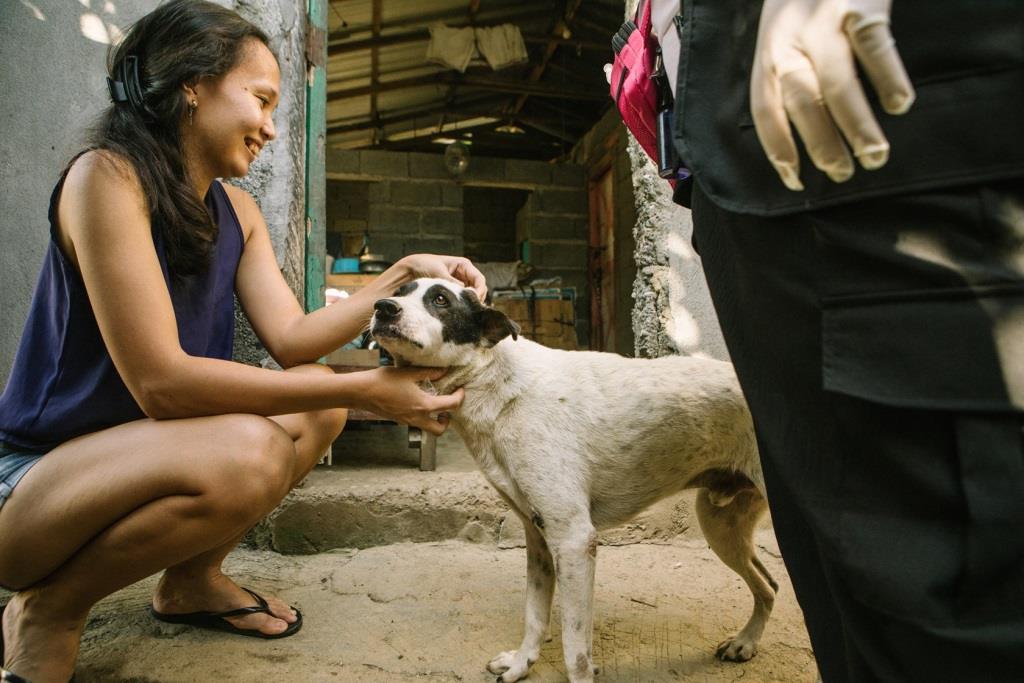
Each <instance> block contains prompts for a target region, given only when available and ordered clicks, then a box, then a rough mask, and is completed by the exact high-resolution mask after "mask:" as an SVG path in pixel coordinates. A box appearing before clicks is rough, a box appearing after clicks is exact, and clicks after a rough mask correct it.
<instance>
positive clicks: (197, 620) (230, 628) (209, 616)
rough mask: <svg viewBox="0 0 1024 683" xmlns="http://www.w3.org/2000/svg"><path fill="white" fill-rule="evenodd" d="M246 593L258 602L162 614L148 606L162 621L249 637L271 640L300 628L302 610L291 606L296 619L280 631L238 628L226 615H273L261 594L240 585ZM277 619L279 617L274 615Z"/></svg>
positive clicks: (290, 633)
mask: <svg viewBox="0 0 1024 683" xmlns="http://www.w3.org/2000/svg"><path fill="white" fill-rule="evenodd" d="M242 590H244V591H245V592H246V593H248V594H249V595H251V596H252V597H253V598H255V599H256V602H257V603H258V604H256V605H253V606H252V607H239V608H238V609H229V610H227V611H225V612H189V613H187V614H164V613H162V612H157V611H156V610H155V609H153V606H152V605H150V606H149V613H150V614H152V615H153V618H154V619H157V620H158V621H163V622H166V623H168V624H186V625H188V626H195V627H197V628H206V629H210V630H212V631H226V632H227V633H234V634H236V635H240V636H248V637H250V638H264V639H266V640H273V639H275V638H287V637H288V636H292V635H295V634H296V633H297V632H298V630H299V629H300V628H302V612H300V611H299V610H297V609H295V608H294V607H292V609H293V610H295V616H296V619H295V621H294V622H293V623H291V624H288V628H286V629H285V630H284V631H281V632H280V633H263V632H262V631H258V630H256V629H252V628H239V627H237V626H235V625H234V624H232V623H231V622H230V621H228V617H242V616H245V615H246V614H269V615H270V616H272V617H274V614H273V612H271V611H270V605H268V604H267V601H266V600H264V599H263V596H261V595H260V594H258V593H256V592H255V591H251V590H249V589H248V588H245V587H244V586H243V587H242ZM274 618H275V619H279V618H280V617H274Z"/></svg>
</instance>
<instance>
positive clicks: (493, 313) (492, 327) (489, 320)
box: [476, 308, 519, 346]
mask: <svg viewBox="0 0 1024 683" xmlns="http://www.w3.org/2000/svg"><path fill="white" fill-rule="evenodd" d="M476 316H477V321H478V322H479V323H480V333H481V335H482V336H483V338H484V339H486V340H487V341H489V342H490V345H491V346H494V345H495V344H497V343H498V342H500V341H501V340H502V339H504V338H505V337H507V336H509V335H512V339H519V325H517V324H516V323H515V321H514V320H512V319H511V318H509V317H508V316H507V315H505V314H504V313H502V312H501V311H499V310H498V309H496V308H484V309H481V310H479V311H477V313H476Z"/></svg>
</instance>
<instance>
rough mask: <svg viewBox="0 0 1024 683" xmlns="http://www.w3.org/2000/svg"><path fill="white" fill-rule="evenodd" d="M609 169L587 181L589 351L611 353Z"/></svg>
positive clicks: (612, 282) (612, 258) (612, 247)
mask: <svg viewBox="0 0 1024 683" xmlns="http://www.w3.org/2000/svg"><path fill="white" fill-rule="evenodd" d="M613 201H614V196H613V174H612V169H611V168H610V167H609V168H607V169H605V170H604V171H603V172H602V173H600V174H599V175H598V176H596V177H595V178H594V179H593V180H591V181H590V202H589V204H590V258H589V270H590V273H589V277H590V348H592V349H594V350H595V351H615V220H614V216H615V214H614V205H613Z"/></svg>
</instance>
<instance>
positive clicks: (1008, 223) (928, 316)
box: [692, 181, 1024, 683]
mask: <svg viewBox="0 0 1024 683" xmlns="http://www.w3.org/2000/svg"><path fill="white" fill-rule="evenodd" d="M692 207H693V218H694V244H695V246H696V247H697V249H698V251H699V253H700V255H701V258H702V260H703V264H704V269H705V272H706V275H707V279H708V283H709V286H710V291H711V295H712V299H713V302H714V305H715V309H716V311H717V314H718V317H719V321H720V323H721V326H722V330H723V333H724V335H725V339H726V343H727V345H728V348H729V353H730V355H731V357H732V360H733V362H734V364H735V366H736V370H737V373H738V375H739V378H740V383H741V385H742V387H743V390H744V393H745V395H746V397H747V400H748V402H749V403H750V408H751V412H752V414H753V416H754V423H755V426H756V429H757V436H758V443H759V447H760V450H761V460H762V463H763V467H764V474H765V480H766V483H767V488H768V497H769V503H770V508H771V513H772V519H773V523H774V526H775V532H776V535H777V536H778V540H779V544H780V547H781V549H782V552H783V556H784V559H785V562H786V566H787V569H788V571H789V573H790V576H791V578H792V581H793V585H794V588H795V590H796V593H797V598H798V600H799V602H800V605H801V607H802V608H803V611H804V616H805V619H806V623H807V627H808V631H809V633H810V636H811V641H812V645H813V648H814V652H815V656H816V658H817V660H818V665H819V669H820V671H821V674H822V677H823V679H824V681H825V683H838V682H841V681H856V682H858V683H859V682H866V681H899V682H901V683H902V682H910V681H921V682H928V683H937V682H946V681H949V682H956V683H970V682H974V681H976V682H977V683H999V682H1003V681H1006V682H1009V681H1021V680H1024V183H1022V182H1020V181H1014V182H1002V183H997V184H990V185H987V186H980V187H967V188H959V189H957V190H952V191H950V190H944V191H941V192H933V193H923V194H918V195H914V196H903V197H897V198H886V199H879V200H873V201H871V202H861V203H858V204H854V205H849V206H845V207H840V208H836V209H829V210H820V211H814V212H809V213H803V214H798V215H795V216H788V217H782V218H760V217H756V216H749V215H740V214H734V213H730V212H727V211H724V210H722V209H720V208H719V207H717V206H716V205H714V204H713V203H712V202H711V201H710V200H709V199H708V198H707V197H706V196H704V195H703V194H702V193H701V192H700V189H699V187H698V188H695V190H694V197H693V205H692ZM769 628H771V626H770V624H769Z"/></svg>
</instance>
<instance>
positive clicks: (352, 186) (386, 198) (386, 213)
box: [327, 180, 462, 262]
mask: <svg viewBox="0 0 1024 683" xmlns="http://www.w3.org/2000/svg"><path fill="white" fill-rule="evenodd" d="M327 233H328V244H329V245H331V246H332V247H333V246H335V245H339V244H340V245H341V252H342V255H344V256H356V255H357V254H358V251H357V250H358V248H359V246H360V245H361V244H362V239H363V234H364V233H367V234H368V235H369V245H370V250H371V251H372V252H373V253H375V254H382V255H383V256H384V257H385V258H386V259H387V260H389V261H392V262H394V261H397V260H398V259H400V258H401V257H402V256H404V255H405V254H413V253H422V252H433V253H445V254H457V255H461V254H462V188H458V187H456V188H442V187H441V186H439V185H438V184H437V183H423V182H410V181H409V180H376V181H353V180H328V182H327Z"/></svg>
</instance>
